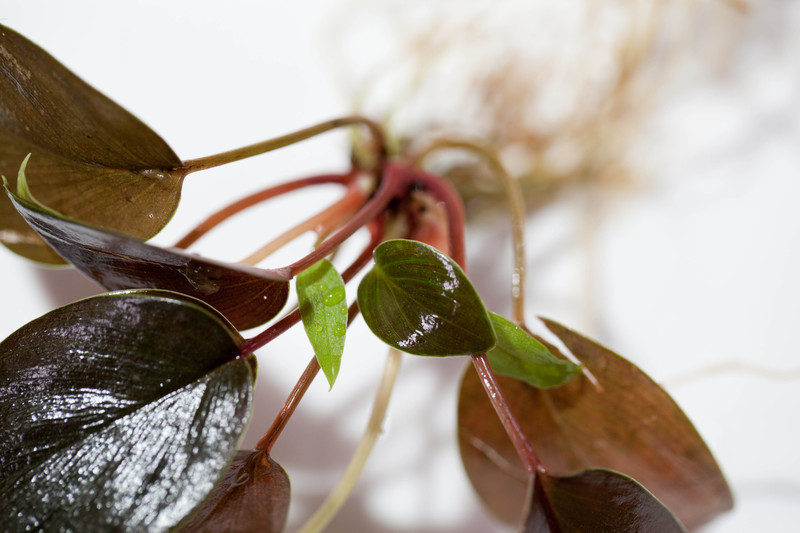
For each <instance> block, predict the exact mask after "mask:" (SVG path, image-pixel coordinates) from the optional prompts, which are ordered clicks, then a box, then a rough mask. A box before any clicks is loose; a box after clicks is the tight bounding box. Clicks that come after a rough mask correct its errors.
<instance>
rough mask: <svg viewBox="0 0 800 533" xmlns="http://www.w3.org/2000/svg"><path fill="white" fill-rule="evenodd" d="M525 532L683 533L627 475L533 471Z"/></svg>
mask: <svg viewBox="0 0 800 533" xmlns="http://www.w3.org/2000/svg"><path fill="white" fill-rule="evenodd" d="M522 530H523V531H525V533H551V532H553V533H560V532H562V531H576V532H577V531H613V532H615V533H650V532H658V533H686V529H684V527H683V525H682V524H681V523H680V522H679V521H678V519H677V518H675V516H674V515H673V514H672V513H671V512H670V510H669V509H667V508H666V507H665V506H664V504H663V503H661V502H660V501H658V499H657V498H656V497H655V496H653V495H652V494H651V493H650V492H649V491H648V490H647V489H645V488H644V487H642V485H640V484H639V483H637V482H636V481H635V480H633V479H631V478H630V477H628V476H626V475H624V474H620V473H619V472H614V471H612V470H604V469H589V470H581V471H579V472H575V473H572V474H569V475H564V476H557V475H550V474H545V473H537V474H536V477H535V481H534V488H533V491H532V494H531V500H530V511H529V513H528V515H527V517H526V518H525V520H524V526H523V528H522Z"/></svg>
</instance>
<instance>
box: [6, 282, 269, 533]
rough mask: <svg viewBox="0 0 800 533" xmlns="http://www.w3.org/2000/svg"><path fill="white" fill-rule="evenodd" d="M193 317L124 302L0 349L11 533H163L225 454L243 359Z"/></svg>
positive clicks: (180, 298) (160, 303) (193, 501)
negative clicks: (123, 532)
mask: <svg viewBox="0 0 800 533" xmlns="http://www.w3.org/2000/svg"><path fill="white" fill-rule="evenodd" d="M241 343H242V338H241V337H240V336H239V334H238V333H237V332H236V331H235V330H234V329H233V328H232V327H231V325H230V324H229V323H227V322H226V321H225V319H224V318H223V317H222V316H221V315H220V314H219V313H217V312H216V311H215V310H214V309H212V308H210V307H208V306H207V305H205V304H204V303H202V302H200V301H198V300H195V299H193V298H189V297H188V296H185V295H180V294H176V293H170V292H167V291H152V290H143V291H126V292H120V293H111V294H107V295H103V296H97V297H93V298H89V299H86V300H81V301H79V302H76V303H73V304H70V305H68V306H65V307H62V308H59V309H56V310H54V311H52V312H50V313H48V314H47V315H44V316H43V317H41V318H39V319H37V320H34V321H33V322H31V323H29V324H27V325H26V326H23V327H22V328H20V329H19V330H17V331H16V332H15V333H13V334H12V335H11V336H10V337H8V338H7V339H6V340H5V341H3V342H2V343H0V517H1V518H2V520H3V524H4V527H5V528H8V529H9V530H13V531H24V530H29V529H32V530H47V531H109V530H126V531H142V530H147V531H163V530H166V529H169V528H170V527H172V526H174V525H176V524H177V523H178V522H179V521H180V520H181V519H183V517H184V516H186V515H187V514H188V513H189V512H191V511H192V509H194V508H195V507H196V506H197V505H198V504H200V502H202V501H203V499H204V498H205V497H206V496H207V495H208V493H209V492H210V491H211V489H212V487H213V485H214V483H215V481H216V480H217V479H218V478H219V477H220V476H221V475H222V473H223V472H224V471H225V469H226V467H227V464H228V462H229V461H230V459H231V458H232V457H233V455H234V453H235V452H236V444H237V442H238V440H239V438H240V436H241V434H242V432H243V431H244V428H245V426H246V423H247V420H248V418H249V412H250V406H251V403H252V394H253V382H254V378H255V358H253V357H248V358H237V357H238V353H239V346H240V344H241Z"/></svg>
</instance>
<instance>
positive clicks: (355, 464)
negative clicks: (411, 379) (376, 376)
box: [299, 349, 402, 533]
mask: <svg viewBox="0 0 800 533" xmlns="http://www.w3.org/2000/svg"><path fill="white" fill-rule="evenodd" d="M401 360H402V354H401V353H400V352H398V351H397V350H394V349H391V350H389V354H388V356H387V357H386V364H385V365H384V367H383V376H382V377H381V382H380V384H379V385H378V391H377V393H376V395H375V401H374V402H373V404H372V413H371V414H370V417H369V422H368V423H367V428H366V430H365V431H364V434H363V435H362V437H361V440H360V441H359V443H358V446H357V447H356V450H355V452H354V453H353V456H352V457H351V458H350V462H349V463H348V465H347V468H346V469H345V471H344V474H343V475H342V478H341V479H340V480H339V483H338V484H337V485H336V487H334V489H333V490H332V491H331V492H330V493H329V494H328V497H327V498H325V501H324V502H322V505H320V507H319V508H318V509H317V511H316V512H315V513H314V514H313V515H312V516H311V518H309V519H308V521H307V522H306V523H305V524H303V526H302V527H301V528H300V530H299V533H317V532H319V531H322V530H323V529H324V528H325V526H327V525H328V523H329V522H330V521H331V519H332V518H333V517H334V516H335V515H336V513H337V512H338V511H339V509H340V508H341V506H342V504H344V502H345V501H346V500H347V497H348V496H349V495H350V493H351V492H352V491H353V487H354V486H355V484H356V482H357V481H358V479H359V478H360V477H361V472H362V471H363V470H364V466H365V465H366V463H367V459H369V456H370V454H371V453H372V449H373V448H374V447H375V442H376V441H377V440H378V436H379V435H380V434H381V432H382V431H383V420H384V418H385V417H386V410H387V408H388V406H389V398H391V396H392V390H393V389H394V383H395V381H396V378H397V373H398V370H399V369H400V362H401Z"/></svg>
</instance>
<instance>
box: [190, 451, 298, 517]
mask: <svg viewBox="0 0 800 533" xmlns="http://www.w3.org/2000/svg"><path fill="white" fill-rule="evenodd" d="M289 495H290V487H289V478H288V476H287V475H286V472H284V470H283V468H281V466H280V465H279V464H278V463H276V462H275V461H273V460H272V459H271V458H270V457H269V456H268V455H267V454H266V453H264V452H262V451H257V450H241V451H239V452H237V454H236V457H235V458H234V460H233V462H232V463H231V465H230V466H229V467H228V470H227V472H226V473H225V475H224V476H223V478H222V480H220V482H219V483H217V485H216V486H215V487H214V489H213V490H212V491H211V494H209V496H208V498H207V499H206V501H205V502H203V504H202V505H201V506H200V507H199V508H198V509H197V510H196V511H195V513H194V514H193V515H192V516H191V517H190V518H189V520H188V521H187V522H186V523H185V525H184V526H183V527H182V528H179V530H180V531H181V532H182V533H189V532H192V533H195V532H208V533H279V532H281V531H283V528H284V525H285V524H286V515H287V513H288V512H289Z"/></svg>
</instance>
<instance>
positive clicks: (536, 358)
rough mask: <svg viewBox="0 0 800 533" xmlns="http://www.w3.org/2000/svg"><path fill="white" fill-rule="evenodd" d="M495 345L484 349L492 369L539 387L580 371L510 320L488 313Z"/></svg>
mask: <svg viewBox="0 0 800 533" xmlns="http://www.w3.org/2000/svg"><path fill="white" fill-rule="evenodd" d="M489 316H490V317H491V319H492V324H494V332H495V334H496V335H497V345H496V346H495V347H494V348H492V349H491V350H489V351H488V352H487V353H486V357H488V358H489V364H490V365H491V367H492V370H494V371H495V372H496V373H498V374H501V375H504V376H510V377H512V378H517V379H521V380H522V381H524V382H525V383H527V384H529V385H531V386H533V387H540V388H548V387H558V386H560V385H562V384H564V383H565V382H567V381H569V380H570V379H572V378H573V377H575V376H576V375H578V374H580V372H581V367H580V366H578V365H576V364H575V363H573V362H572V361H568V360H566V359H563V358H559V357H556V356H554V355H553V354H552V353H550V351H549V350H548V349H547V346H545V345H544V344H542V343H541V342H539V341H538V340H536V338H534V337H533V336H532V335H531V334H530V333H528V332H527V331H525V330H524V329H522V328H521V327H519V326H517V325H516V324H514V323H513V322H511V321H510V320H508V319H506V318H504V317H502V316H500V315H498V314H495V313H491V312H490V313H489Z"/></svg>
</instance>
